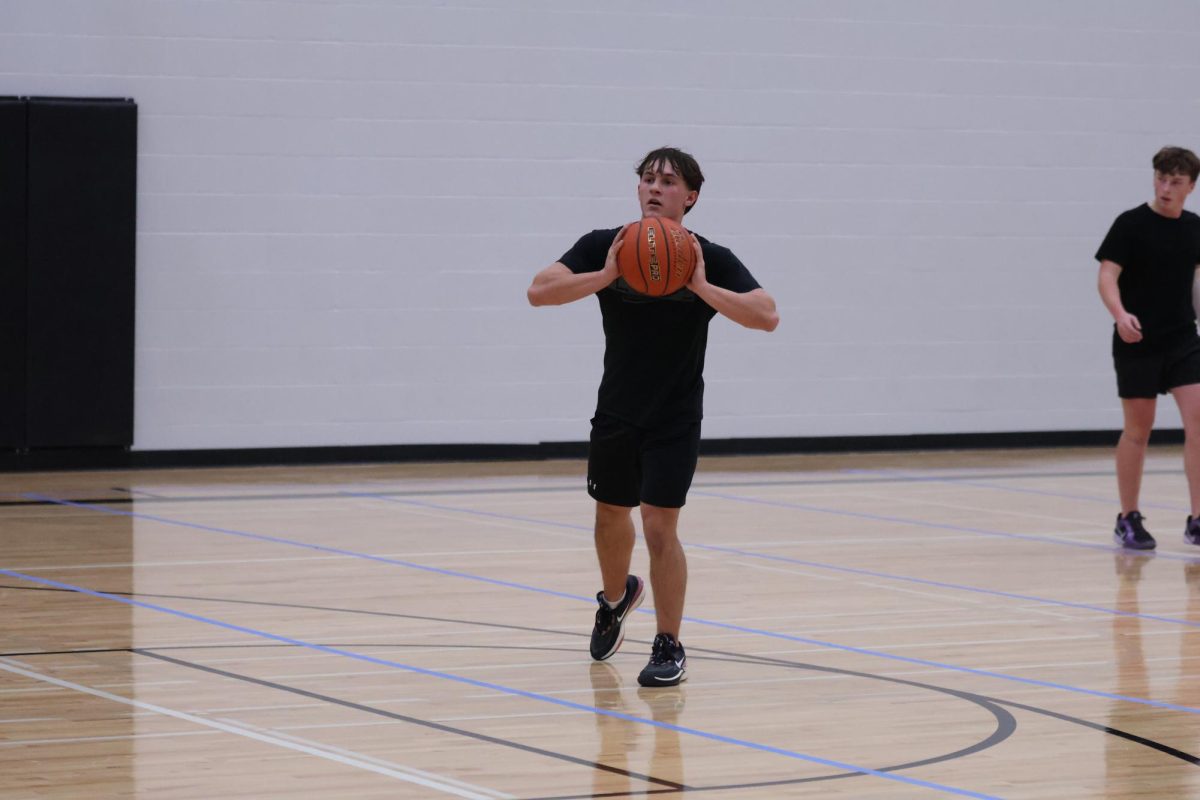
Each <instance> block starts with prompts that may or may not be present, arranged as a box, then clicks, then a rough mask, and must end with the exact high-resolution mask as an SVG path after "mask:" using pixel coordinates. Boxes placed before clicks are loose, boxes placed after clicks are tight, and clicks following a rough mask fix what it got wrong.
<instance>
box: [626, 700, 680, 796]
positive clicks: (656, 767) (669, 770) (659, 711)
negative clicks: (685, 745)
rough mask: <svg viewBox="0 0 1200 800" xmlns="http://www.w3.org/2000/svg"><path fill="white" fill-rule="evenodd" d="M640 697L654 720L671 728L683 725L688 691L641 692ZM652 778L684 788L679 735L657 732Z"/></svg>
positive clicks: (656, 729)
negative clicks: (682, 718) (680, 717)
mask: <svg viewBox="0 0 1200 800" xmlns="http://www.w3.org/2000/svg"><path fill="white" fill-rule="evenodd" d="M638 697H639V698H640V699H641V700H643V701H644V702H645V703H646V705H648V706H650V718H651V719H653V720H655V721H656V722H665V723H667V724H669V725H678V724H679V714H680V713H681V712H682V711H683V705H684V701H685V700H686V699H687V689H685V688H684V687H683V685H682V684H680V685H678V686H671V687H662V688H654V689H638ZM650 774H651V775H653V776H654V777H655V778H658V779H659V780H665V781H671V782H673V783H676V784H679V785H683V782H684V781H683V751H682V750H681V749H680V747H679V731H677V730H673V729H671V728H657V727H656V728H655V729H654V750H653V751H652V752H651V753H650Z"/></svg>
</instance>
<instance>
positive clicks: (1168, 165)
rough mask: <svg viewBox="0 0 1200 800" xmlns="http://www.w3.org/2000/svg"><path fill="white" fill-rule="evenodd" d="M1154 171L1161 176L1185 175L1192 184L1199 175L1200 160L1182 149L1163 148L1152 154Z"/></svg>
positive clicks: (1190, 152)
mask: <svg viewBox="0 0 1200 800" xmlns="http://www.w3.org/2000/svg"><path fill="white" fill-rule="evenodd" d="M1152 163H1153V164H1154V171H1155V172H1161V173H1162V174H1163V175H1187V176H1188V177H1189V178H1190V179H1191V181H1192V183H1195V182H1196V176H1198V175H1200V158H1196V154H1195V153H1193V152H1192V151H1191V150H1188V149H1186V148H1183V147H1164V148H1163V149H1162V150H1159V151H1158V152H1157V153H1155V154H1154V161H1153V162H1152Z"/></svg>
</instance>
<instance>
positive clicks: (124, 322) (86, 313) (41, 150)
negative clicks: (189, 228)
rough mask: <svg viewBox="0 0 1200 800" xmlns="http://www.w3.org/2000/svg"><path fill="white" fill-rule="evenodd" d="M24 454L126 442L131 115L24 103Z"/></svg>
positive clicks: (110, 107)
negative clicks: (26, 106)
mask: <svg viewBox="0 0 1200 800" xmlns="http://www.w3.org/2000/svg"><path fill="white" fill-rule="evenodd" d="M28 131H29V139H28V141H29V159H28V165H29V179H28V180H29V205H28V215H29V220H28V251H29V256H28V264H29V276H28V281H29V289H28V315H29V327H28V331H29V334H28V335H29V343H28V345H29V346H28V353H29V359H28V394H27V413H28V416H27V419H28V424H27V438H28V446H29V447H31V448H32V447H91V446H113V445H131V444H132V443H133V315H134V240H135V216H134V214H135V200H136V190H137V186H136V184H137V177H136V176H137V106H136V105H135V104H134V103H133V102H131V101H126V100H83V99H81V100H72V99H49V98H31V99H30V100H29V127H28Z"/></svg>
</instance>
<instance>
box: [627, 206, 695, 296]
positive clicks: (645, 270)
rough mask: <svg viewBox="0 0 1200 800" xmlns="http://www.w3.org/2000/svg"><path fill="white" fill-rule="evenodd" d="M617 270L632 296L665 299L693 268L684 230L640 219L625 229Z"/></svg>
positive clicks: (660, 219) (654, 219)
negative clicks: (632, 291)
mask: <svg viewBox="0 0 1200 800" xmlns="http://www.w3.org/2000/svg"><path fill="white" fill-rule="evenodd" d="M623 235H624V237H625V238H624V241H623V242H621V249H620V250H618V251H617V268H618V270H619V271H620V273H621V277H622V278H624V279H625V282H626V283H627V284H629V288H631V289H633V290H634V291H635V292H639V293H641V294H645V295H649V296H650V297H665V296H666V295H669V294H674V293H675V292H677V291H679V290H680V289H682V288H683V287H684V286H686V285H687V282H688V281H689V280H691V278H692V270H693V269H695V268H696V254H695V252H694V251H693V250H692V237H691V234H689V233H688V232H687V229H686V228H684V227H683V226H682V225H680V224H679V223H678V222H675V221H674V220H670V219H665V218H663V217H643V218H642V219H640V220H638V221H637V222H631V223H630V224H628V225H626V226H625V230H624V232H623Z"/></svg>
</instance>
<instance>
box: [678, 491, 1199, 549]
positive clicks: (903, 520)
mask: <svg viewBox="0 0 1200 800" xmlns="http://www.w3.org/2000/svg"><path fill="white" fill-rule="evenodd" d="M692 494H698V495H703V496H704V497H715V498H718V499H720V500H732V501H734V502H737V503H752V504H754V505H761V506H775V507H776V508H794V509H797V510H799V511H811V512H814V513H817V514H832V515H833V516H837V517H852V518H854V519H868V520H871V521H872V522H891V523H896V524H899V525H914V526H916V527H919V528H936V529H938V530H943V531H955V532H956V533H975V534H979V535H981V536H995V537H999V538H1003V539H1021V540H1024V541H1029V542H1045V543H1049V544H1057V545H1063V546H1065V547H1082V548H1085V549H1087V550H1101V551H1103V552H1106V553H1119V552H1121V551H1122V548H1120V547H1117V546H1115V545H1110V544H1094V543H1092V542H1076V541H1074V540H1071V539H1058V538H1056V537H1054V536H1037V535H1036V534H1027V533H1007V532H1005V531H990V530H987V529H986V528H968V527H966V526H964V525H950V524H948V523H943V522H927V521H925V520H919V519H909V518H907V517H889V516H885V515H883V514H868V513H866V512H863V511H844V510H842V509H838V508H822V507H821V506H810V505H805V504H804V503H789V502H786V501H784V500H764V499H761V498H757V497H739V496H738V495H735V494H723V493H721V492H705V491H693V492H692ZM1155 558H1165V559H1169V560H1171V561H1186V562H1188V563H1193V562H1200V556H1187V555H1182V554H1176V553H1162V552H1158V553H1156V555H1155Z"/></svg>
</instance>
